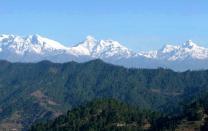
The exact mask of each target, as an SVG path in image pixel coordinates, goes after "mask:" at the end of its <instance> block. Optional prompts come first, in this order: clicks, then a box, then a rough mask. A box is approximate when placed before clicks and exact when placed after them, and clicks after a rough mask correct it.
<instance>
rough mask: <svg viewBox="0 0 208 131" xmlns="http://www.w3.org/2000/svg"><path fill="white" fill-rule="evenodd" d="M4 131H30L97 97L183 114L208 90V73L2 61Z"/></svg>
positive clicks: (0, 125)
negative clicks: (187, 104) (186, 106)
mask: <svg viewBox="0 0 208 131" xmlns="http://www.w3.org/2000/svg"><path fill="white" fill-rule="evenodd" d="M0 66H1V68H0V113H1V114H0V129H3V128H10V129H12V128H18V129H22V128H24V129H27V128H29V127H30V125H31V124H32V123H34V122H37V121H45V120H50V119H53V118H56V117H57V116H59V115H61V114H63V113H66V112H67V110H69V109H72V108H74V107H77V106H79V105H83V104H85V103H87V102H90V101H92V100H95V99H102V98H107V99H110V98H112V99H115V100H119V101H122V102H125V103H127V104H128V105H134V106H137V107H139V108H140V109H151V110H153V111H165V112H166V114H169V113H173V112H180V111H181V108H180V107H179V105H180V104H181V102H182V101H190V100H192V99H197V98H198V97H200V96H201V95H203V93H205V92H207V90H208V80H207V79H208V71H207V70H205V71H186V72H181V73H178V72H174V71H172V70H168V69H151V70H150V69H127V68H124V67H120V66H114V65H110V64H106V63H104V62H102V61H101V60H94V61H90V62H87V63H82V64H79V63H75V62H69V63H64V64H57V63H51V62H48V61H42V62H39V63H35V64H34V63H9V62H7V61H0Z"/></svg>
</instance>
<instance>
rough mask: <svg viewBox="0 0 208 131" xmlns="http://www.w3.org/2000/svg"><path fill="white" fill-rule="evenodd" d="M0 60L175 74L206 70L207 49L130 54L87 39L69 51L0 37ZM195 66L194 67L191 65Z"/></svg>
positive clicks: (41, 41) (39, 40) (188, 45)
mask: <svg viewBox="0 0 208 131" xmlns="http://www.w3.org/2000/svg"><path fill="white" fill-rule="evenodd" d="M0 59H2V60H8V61H11V62H38V61H42V60H50V61H52V62H61V63H62V62H68V61H72V60H73V61H77V62H85V61H89V60H92V59H102V60H104V61H106V62H109V63H113V64H117V65H122V66H126V67H137V68H138V67H139V68H149V67H151V68H157V67H166V68H171V69H175V70H187V69H207V68H208V48H205V47H201V46H199V45H197V44H195V43H194V42H192V41H191V40H188V41H186V42H185V43H184V44H182V45H170V44H168V45H165V46H164V47H163V48H161V49H159V50H155V51H148V52H144V51H139V52H134V51H132V50H130V49H128V48H127V47H125V46H123V45H122V44H120V43H119V42H118V41H114V40H96V39H95V38H94V37H92V36H87V37H86V39H85V40H83V41H82V42H80V43H78V44H76V45H75V46H72V47H66V46H64V45H62V44H61V43H59V42H57V41H54V40H51V39H48V38H46V37H42V36H40V35H37V34H36V35H29V36H26V37H21V36H16V35H0ZM193 63H195V64H193Z"/></svg>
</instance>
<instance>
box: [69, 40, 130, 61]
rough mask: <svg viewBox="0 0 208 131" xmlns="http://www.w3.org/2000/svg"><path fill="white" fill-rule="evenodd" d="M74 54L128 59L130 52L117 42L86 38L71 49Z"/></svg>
mask: <svg viewBox="0 0 208 131" xmlns="http://www.w3.org/2000/svg"><path fill="white" fill-rule="evenodd" d="M71 50H72V52H73V53H74V54H76V55H77V54H78V55H86V56H92V57H95V58H109V57H113V56H120V57H121V56H122V57H128V56H130V54H131V51H130V50H129V49H128V48H126V47H125V46H123V45H121V44H120V43H119V42H117V41H113V40H96V39H95V38H94V37H92V36H87V38H86V40H85V41H83V42H81V43H79V44H78V45H76V46H74V47H72V48H71Z"/></svg>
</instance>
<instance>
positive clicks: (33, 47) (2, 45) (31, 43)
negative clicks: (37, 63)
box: [0, 35, 68, 55]
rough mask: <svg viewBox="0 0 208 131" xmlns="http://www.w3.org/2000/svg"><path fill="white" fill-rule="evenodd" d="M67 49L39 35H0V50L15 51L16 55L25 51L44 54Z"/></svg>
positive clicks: (23, 53)
mask: <svg viewBox="0 0 208 131" xmlns="http://www.w3.org/2000/svg"><path fill="white" fill-rule="evenodd" d="M67 49H68V48H66V47H64V46H63V45H61V44H60V43H58V42H56V41H53V40H50V39H48V38H44V37H41V36H39V35H30V36H27V37H20V36H15V35H1V36H0V50H1V51H7V52H8V51H9V52H11V53H16V54H17V55H25V54H26V53H36V54H46V53H49V52H52V53H54V52H55V51H64V50H67Z"/></svg>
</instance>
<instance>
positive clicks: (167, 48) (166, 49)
mask: <svg viewBox="0 0 208 131" xmlns="http://www.w3.org/2000/svg"><path fill="white" fill-rule="evenodd" d="M179 48H180V46H175V45H170V44H167V45H165V46H163V48H162V49H160V51H161V52H163V53H170V52H172V51H174V50H177V49H179Z"/></svg>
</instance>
